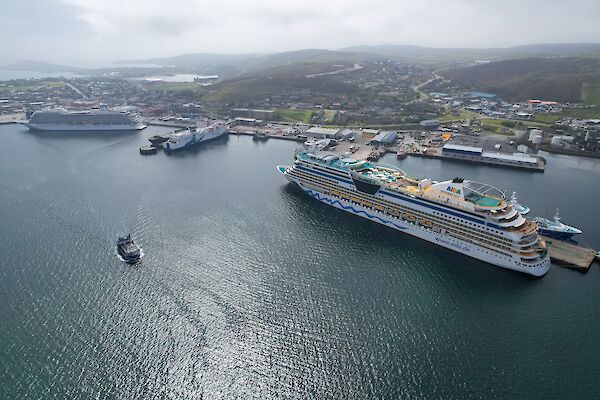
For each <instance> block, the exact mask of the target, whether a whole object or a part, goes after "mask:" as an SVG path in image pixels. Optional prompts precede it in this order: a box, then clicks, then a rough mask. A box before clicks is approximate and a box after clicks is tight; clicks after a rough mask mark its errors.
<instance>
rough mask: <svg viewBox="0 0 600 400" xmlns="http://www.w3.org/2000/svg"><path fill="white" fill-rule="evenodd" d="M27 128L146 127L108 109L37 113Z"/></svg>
mask: <svg viewBox="0 0 600 400" xmlns="http://www.w3.org/2000/svg"><path fill="white" fill-rule="evenodd" d="M25 126H27V127H28V128H29V129H30V130H37V131H132V130H141V129H144V128H145V127H146V125H144V124H143V123H142V122H140V120H139V119H138V118H137V117H135V116H134V115H132V114H129V113H123V112H119V111H110V110H107V109H92V110H86V111H65V110H60V109H57V110H43V111H36V112H34V113H33V114H32V115H31V118H30V119H29V121H28V122H26V123H25Z"/></svg>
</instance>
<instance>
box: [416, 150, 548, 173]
mask: <svg viewBox="0 0 600 400" xmlns="http://www.w3.org/2000/svg"><path fill="white" fill-rule="evenodd" d="M408 154H409V155H411V156H415V157H425V158H437V159H443V160H456V161H466V162H473V163H478V164H488V165H494V166H498V167H509V168H523V169H528V170H530V171H537V172H544V171H545V169H546V160H545V159H544V158H542V157H536V160H537V161H536V162H535V163H523V162H520V161H519V160H518V159H516V157H510V156H506V155H501V154H498V155H497V156H496V158H492V157H489V158H486V157H481V156H471V155H462V154H461V155H456V154H452V153H445V152H443V151H440V150H438V149H435V150H434V149H427V151H409V152H408Z"/></svg>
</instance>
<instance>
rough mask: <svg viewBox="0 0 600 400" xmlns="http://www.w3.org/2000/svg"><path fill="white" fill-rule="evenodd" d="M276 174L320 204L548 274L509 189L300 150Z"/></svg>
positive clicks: (543, 254) (534, 233) (540, 247)
mask: <svg viewBox="0 0 600 400" xmlns="http://www.w3.org/2000/svg"><path fill="white" fill-rule="evenodd" d="M277 169H278V170H279V172H281V173H282V174H283V175H284V176H285V177H286V178H287V179H288V180H289V181H291V182H292V183H294V184H296V185H298V186H299V187H300V189H302V190H303V191H304V192H306V193H307V194H308V195H310V196H311V197H314V198H315V199H317V200H319V201H321V202H323V203H326V204H329V205H331V206H334V207H336V208H339V209H342V210H345V211H348V212H351V213H353V214H356V215H358V216H361V217H364V218H367V219H370V220H371V221H375V222H378V223H380V224H383V225H386V226H388V227H390V228H394V229H397V230H399V231H402V232H405V233H408V234H410V235H413V236H416V237H418V238H421V239H424V240H427V241H429V242H432V243H435V244H437V245H440V246H443V247H446V248H448V249H451V250H454V251H457V252H459V253H462V254H465V255H467V256H470V257H473V258H476V259H479V260H482V261H485V262H487V263H490V264H494V265H497V266H500V267H503V268H508V269H511V270H515V271H519V272H523V273H526V274H530V275H533V276H542V275H544V274H545V273H546V272H548V270H549V268H550V257H549V256H548V252H547V250H546V246H545V243H544V242H543V241H542V240H541V239H540V237H539V235H538V227H537V224H536V223H535V222H532V221H530V220H527V219H525V217H523V216H522V215H521V214H519V213H518V212H517V211H516V210H515V209H514V208H513V207H512V205H511V204H510V202H509V201H507V198H506V196H505V195H504V193H503V192H501V191H500V190H498V189H496V188H495V187H493V186H490V185H486V184H483V183H478V182H473V181H468V180H464V179H461V178H455V179H453V180H449V181H444V182H436V181H432V180H430V179H420V180H417V179H413V178H410V177H408V176H407V175H406V173H404V172H403V171H402V170H400V169H397V168H395V167H389V166H383V165H378V164H373V163H370V162H366V161H357V160H354V159H351V158H341V157H340V156H338V155H335V154H332V153H328V152H323V151H317V152H310V151H300V152H298V153H297V154H296V159H295V162H294V165H293V166H289V167H288V166H278V167H277Z"/></svg>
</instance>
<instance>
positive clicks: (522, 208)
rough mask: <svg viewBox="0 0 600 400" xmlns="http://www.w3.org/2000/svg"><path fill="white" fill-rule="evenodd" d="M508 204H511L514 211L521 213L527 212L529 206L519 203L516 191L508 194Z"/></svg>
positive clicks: (525, 213)
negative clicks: (510, 194)
mask: <svg viewBox="0 0 600 400" xmlns="http://www.w3.org/2000/svg"><path fill="white" fill-rule="evenodd" d="M510 204H511V205H512V206H513V208H514V209H515V211H516V212H518V213H519V214H521V215H527V214H529V211H531V210H530V209H529V207H527V206H524V205H522V204H520V203H519V202H518V200H517V192H513V194H512V196H510Z"/></svg>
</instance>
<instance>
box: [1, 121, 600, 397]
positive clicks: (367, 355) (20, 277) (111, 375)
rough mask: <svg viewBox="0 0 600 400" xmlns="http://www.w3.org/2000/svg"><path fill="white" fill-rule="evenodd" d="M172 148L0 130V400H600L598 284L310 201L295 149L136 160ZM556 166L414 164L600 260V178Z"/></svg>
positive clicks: (217, 149) (241, 145)
mask: <svg viewBox="0 0 600 400" xmlns="http://www.w3.org/2000/svg"><path fill="white" fill-rule="evenodd" d="M157 132H164V130H161V129H159V128H149V129H147V130H145V131H143V132H142V133H136V134H131V135H122V134H121V135H106V134H105V135H89V134H88V135H86V136H85V137H77V136H73V135H60V134H59V135H56V134H54V135H36V134H31V133H29V132H28V131H26V130H25V129H24V128H22V127H20V126H17V125H6V126H0V138H1V139H2V145H0V224H1V225H0V226H1V230H0V251H1V252H2V257H1V259H0V317H1V319H2V325H1V328H0V398H3V399H4V398H6V399H16V398H22V399H23V398H31V399H37V398H99V399H105V398H106V399H132V398H144V399H153V398H156V399H162V398H173V399H199V398H204V399H231V398H241V399H252V398H256V399H271V398H293V399H329V398H335V399H366V398H389V399H398V398H427V399H431V398H440V399H442V398H443V399H447V398H483V399H515V398H527V399H534V398H557V399H562V398H598V397H599V396H600V380H599V378H600V375H599V373H598V371H599V370H600V346H598V340H599V338H598V332H600V313H599V312H598V307H599V306H600V291H599V289H598V288H599V287H600V269H599V267H598V265H593V266H592V268H591V270H590V271H589V272H588V273H587V274H581V273H578V272H574V271H571V270H568V269H564V268H561V267H558V266H553V268H552V269H551V271H550V273H549V274H548V275H547V276H545V277H544V278H541V279H537V280H536V279H531V278H528V277H526V276H524V275H520V274H518V273H515V272H511V271H507V270H503V269H501V268H497V267H493V266H489V265H486V264H483V263H481V262H479V261H477V260H472V259H469V258H466V257H463V256H461V255H458V254H454V253H452V252H449V251H446V250H443V249H440V248H438V247H435V246H434V245H431V244H429V243H426V242H423V241H420V240H418V239H414V238H411V237H408V236H405V235H402V234H401V233H398V232H395V231H392V230H390V229H387V228H385V227H382V226H379V225H377V224H374V223H371V222H368V221H366V220H363V219H359V218H357V217H354V216H351V215H348V214H346V213H343V212H341V211H338V210H335V209H332V208H330V207H328V206H325V205H322V204H320V203H317V202H316V201H315V200H312V199H309V198H308V197H307V196H305V195H303V194H302V193H299V192H298V191H297V190H295V189H293V188H291V187H289V186H288V185H286V183H285V180H284V179H283V177H282V176H281V175H279V174H278V173H277V172H276V170H275V165H277V164H285V163H289V162H291V158H292V152H293V149H294V148H295V146H296V145H295V143H291V142H284V141H275V140H270V141H268V142H266V143H255V142H253V141H252V140H251V139H250V138H248V137H235V136H233V137H230V138H229V139H228V140H223V141H220V142H213V143H211V144H207V145H205V146H203V147H201V148H199V149H197V150H195V151H191V152H185V153H179V154H176V155H174V156H167V155H165V154H162V153H161V154H158V155H155V156H146V157H143V156H140V155H139V154H138V147H139V146H140V145H142V144H146V143H147V142H146V138H147V137H149V136H151V135H153V134H155V133H157ZM548 159H549V163H548V170H547V171H546V173H544V174H540V173H530V172H523V171H517V170H510V169H495V168H490V167H483V166H474V165H469V164H461V163H456V162H448V161H446V162H441V161H436V160H426V159H411V158H409V159H407V160H404V161H402V162H400V163H398V164H399V165H400V166H401V167H402V168H403V169H405V170H407V171H408V172H409V173H410V174H411V175H413V176H415V175H416V176H432V177H434V178H437V179H441V178H446V177H453V176H455V175H456V176H464V177H467V178H472V179H476V180H482V181H487V182H489V183H493V184H496V185H497V186H499V187H500V188H503V189H509V190H517V192H518V193H519V195H520V199H521V200H523V201H524V202H526V203H527V204H528V205H529V206H530V207H531V208H532V209H533V210H534V213H536V214H538V215H544V214H548V215H550V214H552V213H553V211H554V209H555V208H556V207H560V208H561V212H562V215H563V217H564V220H565V221H566V222H567V223H571V224H573V225H576V226H578V227H580V228H581V229H583V230H584V231H585V235H584V238H583V240H584V241H586V242H587V243H589V244H590V245H593V246H595V247H600V228H599V226H600V224H599V223H600V218H599V217H598V211H597V206H596V205H597V199H598V198H599V196H600V185H598V182H599V178H600V162H598V161H593V160H589V159H576V158H571V157H564V156H558V157H557V156H548ZM383 161H384V162H388V163H396V160H395V159H394V157H391V156H388V157H387V158H386V159H384V160H383ZM126 232H131V233H132V235H133V236H134V238H135V240H136V242H137V243H139V244H140V245H141V246H142V247H143V249H144V252H145V257H144V259H143V261H142V263H141V264H140V265H139V266H137V267H131V266H128V265H125V264H123V263H122V262H121V261H119V260H118V258H117V257H116V255H115V251H114V243H115V240H116V238H117V235H118V234H119V233H126Z"/></svg>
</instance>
